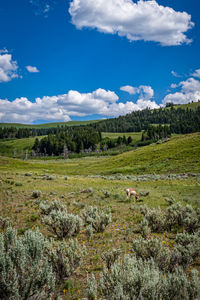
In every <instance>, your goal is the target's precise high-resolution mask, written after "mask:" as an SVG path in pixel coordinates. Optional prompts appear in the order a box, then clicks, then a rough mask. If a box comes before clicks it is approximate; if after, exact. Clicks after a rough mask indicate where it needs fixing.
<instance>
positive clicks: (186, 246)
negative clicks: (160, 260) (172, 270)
mask: <svg viewBox="0 0 200 300" xmlns="http://www.w3.org/2000/svg"><path fill="white" fill-rule="evenodd" d="M175 249H176V251H177V252H178V253H179V264H181V265H182V266H183V267H185V268H186V267H188V266H189V265H191V264H192V263H193V261H194V259H195V258H196V257H198V256H199V255H200V231H198V232H196V233H195V234H188V233H185V232H184V233H178V234H177V235H176V239H175Z"/></svg>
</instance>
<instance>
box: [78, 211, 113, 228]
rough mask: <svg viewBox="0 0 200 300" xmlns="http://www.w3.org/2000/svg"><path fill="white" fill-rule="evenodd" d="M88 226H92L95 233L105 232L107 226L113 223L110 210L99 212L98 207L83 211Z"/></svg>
mask: <svg viewBox="0 0 200 300" xmlns="http://www.w3.org/2000/svg"><path fill="white" fill-rule="evenodd" d="M82 214H83V218H84V220H85V223H86V226H88V225H90V226H91V227H92V229H93V232H103V231H104V230H105V229H106V227H107V225H108V224H110V223H111V211H110V208H107V209H106V210H105V211H104V210H98V208H97V207H93V206H89V207H88V209H87V210H86V209H84V210H83V211H82Z"/></svg>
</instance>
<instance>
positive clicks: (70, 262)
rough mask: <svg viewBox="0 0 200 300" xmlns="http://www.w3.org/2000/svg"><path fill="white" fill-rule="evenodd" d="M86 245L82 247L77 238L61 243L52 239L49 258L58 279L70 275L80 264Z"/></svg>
mask: <svg viewBox="0 0 200 300" xmlns="http://www.w3.org/2000/svg"><path fill="white" fill-rule="evenodd" d="M84 253H85V247H80V245H79V243H78V241H77V240H76V239H73V240H70V241H69V242H66V241H64V240H63V241H61V242H59V243H57V242H54V241H52V244H51V247H50V249H49V260H50V261H51V263H52V266H53V271H54V273H55V274H56V278H57V281H58V280H59V281H60V280H63V279H66V278H68V277H70V276H71V275H72V274H73V273H74V271H75V270H76V269H77V268H78V267H79V266H80V264H81V260H82V257H83V254H84Z"/></svg>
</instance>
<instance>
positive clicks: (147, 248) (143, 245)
mask: <svg viewBox="0 0 200 300" xmlns="http://www.w3.org/2000/svg"><path fill="white" fill-rule="evenodd" d="M132 252H133V254H134V255H135V256H136V257H137V258H142V259H143V260H148V259H154V262H155V263H156V265H157V266H158V267H159V269H161V270H171V269H172V266H171V259H172V251H170V250H169V248H167V247H166V246H165V241H161V240H160V239H158V238H151V239H144V238H139V239H135V240H133V244H132ZM173 262H174V261H173Z"/></svg>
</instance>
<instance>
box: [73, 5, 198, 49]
mask: <svg viewBox="0 0 200 300" xmlns="http://www.w3.org/2000/svg"><path fill="white" fill-rule="evenodd" d="M69 13H70V15H71V17H72V23H73V24H74V25H75V26H76V27H77V28H78V29H82V28H84V27H88V28H93V29H95V28H96V29H97V30H98V31H100V32H104V33H110V34H118V35H119V36H125V37H126V38H127V39H128V40H130V41H138V40H144V41H154V42H158V43H160V44H161V45H163V46H173V45H181V44H183V43H186V44H188V43H190V42H191V39H189V38H187V36H186V34H185V33H186V32H187V31H188V30H189V29H190V28H192V27H193V26H194V23H193V22H192V21H191V16H190V15H189V14H188V13H187V12H177V11H175V10H174V9H172V8H170V7H166V6H162V5H159V4H158V3H157V2H156V0H152V1H143V0H139V1H138V2H137V3H136V2H133V1H131V0H115V1H113V0H96V1H94V0H73V1H71V3H70V8H69Z"/></svg>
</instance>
